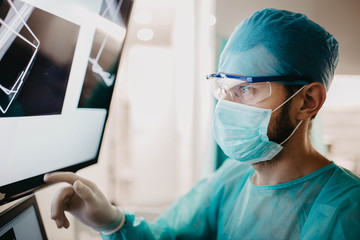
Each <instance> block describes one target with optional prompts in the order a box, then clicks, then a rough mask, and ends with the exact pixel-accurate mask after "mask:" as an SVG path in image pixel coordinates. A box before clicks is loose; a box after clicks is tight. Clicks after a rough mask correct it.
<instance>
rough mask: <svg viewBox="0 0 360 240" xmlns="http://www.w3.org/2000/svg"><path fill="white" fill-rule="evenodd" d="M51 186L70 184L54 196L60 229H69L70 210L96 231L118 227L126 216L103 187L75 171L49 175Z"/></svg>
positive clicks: (47, 176)
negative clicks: (114, 204)
mask: <svg viewBox="0 0 360 240" xmlns="http://www.w3.org/2000/svg"><path fill="white" fill-rule="evenodd" d="M44 181H45V182H48V183H55V182H67V183H69V184H70V186H67V187H65V188H62V189H60V190H59V191H58V192H57V193H56V194H55V196H54V199H53V202H52V205H51V218H52V219H54V220H55V222H56V225H57V227H58V228H62V227H64V228H68V227H69V226H70V223H69V220H68V219H67V218H66V216H65V211H68V212H69V213H71V214H72V215H74V216H75V217H76V218H78V219H79V220H80V221H82V222H83V223H85V224H86V225H88V226H90V227H92V228H94V229H102V228H106V227H108V226H110V225H112V224H114V223H115V222H116V221H117V220H118V219H119V218H120V217H121V216H122V213H121V212H120V210H119V209H117V208H116V207H115V206H113V205H111V204H110V202H109V201H108V200H107V199H106V197H105V196H104V194H103V193H102V192H101V191H100V190H99V188H98V187H97V186H96V185H95V184H94V183H93V182H91V181H89V180H87V179H84V178H82V177H80V176H78V175H76V174H75V173H72V172H56V173H50V174H46V175H45V176H44Z"/></svg>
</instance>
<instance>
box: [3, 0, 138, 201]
mask: <svg viewBox="0 0 360 240" xmlns="http://www.w3.org/2000/svg"><path fill="white" fill-rule="evenodd" d="M132 5H133V0H92V1H83V0H71V1H56V2H54V1H48V0H3V1H0V76H1V77H0V136H1V138H0V154H1V157H0V204H1V203H3V202H7V201H11V200H13V199H16V198H18V197H20V196H22V195H24V194H27V193H29V192H32V191H34V189H36V188H38V187H41V186H43V185H44V182H43V180H42V179H43V175H44V174H45V173H47V172H52V171H77V170H78V169H80V168H83V167H85V166H88V165H91V164H94V163H96V162H97V159H98V156H99V150H100V146H101V142H102V138H103V133H104V128H105V125H106V121H107V116H108V112H109V106H110V102H111V98H112V93H113V89H114V86H115V84H116V81H119V80H118V79H117V73H118V66H119V62H120V55H121V52H122V48H123V45H124V41H125V37H126V32H127V26H128V21H129V17H130V13H131V9H132Z"/></svg>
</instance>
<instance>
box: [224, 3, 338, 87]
mask: <svg viewBox="0 0 360 240" xmlns="http://www.w3.org/2000/svg"><path fill="white" fill-rule="evenodd" d="M338 48H339V45H338V42H337V41H336V39H335V38H334V37H333V36H332V35H331V34H329V33H328V32H327V31H326V30H325V29H324V28H322V27H321V26H319V25H318V24H316V23H314V22H313V21H311V20H309V19H308V18H307V17H306V16H305V15H303V14H300V13H294V12H290V11H285V10H277V9H264V10H262V11H258V12H255V13H254V14H253V15H252V16H251V17H250V18H247V19H245V20H243V21H242V22H241V23H240V24H239V25H238V26H237V27H236V28H235V30H234V32H233V33H232V34H231V36H230V38H229V40H228V42H227V44H226V46H225V48H224V50H223V52H222V53H221V56H220V61H219V68H218V72H224V73H228V74H241V75H247V76H253V77H258V76H283V75H293V76H306V77H309V78H310V79H311V81H312V82H320V83H322V84H323V85H324V86H325V88H326V89H327V90H328V89H329V86H330V84H331V82H332V79H333V77H334V71H335V68H336V65H337V63H338V59H339V53H338ZM284 84H295V83H294V82H288V83H287V82H286V83H284Z"/></svg>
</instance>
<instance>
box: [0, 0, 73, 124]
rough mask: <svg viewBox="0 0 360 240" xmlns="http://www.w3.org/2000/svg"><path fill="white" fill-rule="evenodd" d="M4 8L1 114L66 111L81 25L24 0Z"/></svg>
mask: <svg viewBox="0 0 360 240" xmlns="http://www.w3.org/2000/svg"><path fill="white" fill-rule="evenodd" d="M0 9H1V10H0V18H1V20H0V23H1V27H0V60H1V61H0V73H1V78H0V117H21V116H35V115H50V114H61V111H62V106H63V102H64V98H65V92H66V87H67V83H68V77H69V73H70V68H71V64H72V60H73V55H74V51H75V45H76V41H77V37H78V33H79V26H77V25H75V24H73V23H71V22H69V21H66V20H64V19H62V18H59V17H57V16H55V15H52V14H50V13H48V12H45V11H42V10H40V9H38V8H34V7H33V6H31V5H29V4H26V3H23V2H22V1H19V0H15V1H11V0H6V1H1V3H0Z"/></svg>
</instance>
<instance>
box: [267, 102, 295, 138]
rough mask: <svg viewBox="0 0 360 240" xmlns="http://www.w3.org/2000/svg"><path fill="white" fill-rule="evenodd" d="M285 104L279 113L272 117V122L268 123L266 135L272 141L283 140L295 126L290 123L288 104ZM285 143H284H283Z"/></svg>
mask: <svg viewBox="0 0 360 240" xmlns="http://www.w3.org/2000/svg"><path fill="white" fill-rule="evenodd" d="M289 103H290V102H288V103H287V104H285V105H284V106H283V109H281V108H280V109H279V110H282V111H281V112H280V114H279V115H278V116H277V117H276V118H275V119H274V121H273V123H272V124H269V125H270V126H269V128H268V137H269V140H270V141H272V142H276V143H278V144H280V143H282V142H283V141H285V140H286V139H287V138H288V137H289V136H290V135H291V133H292V132H293V131H294V129H295V127H294V126H293V125H292V124H291V121H290V113H289V106H290V104H289ZM284 144H286V143H284Z"/></svg>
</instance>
